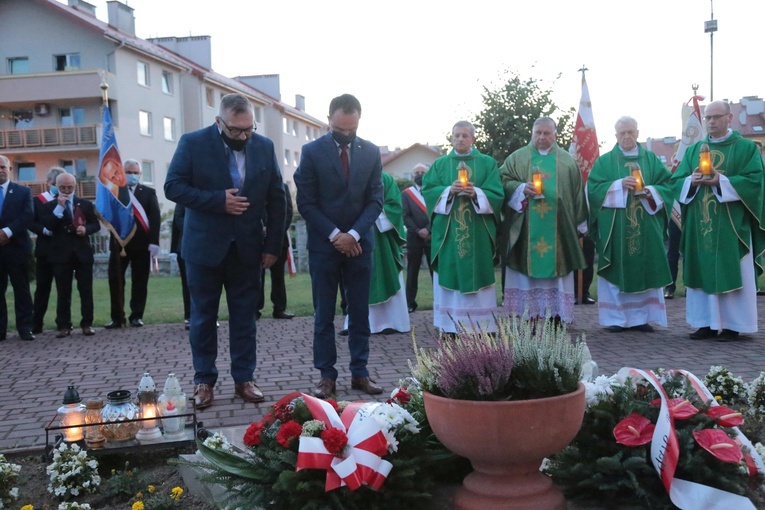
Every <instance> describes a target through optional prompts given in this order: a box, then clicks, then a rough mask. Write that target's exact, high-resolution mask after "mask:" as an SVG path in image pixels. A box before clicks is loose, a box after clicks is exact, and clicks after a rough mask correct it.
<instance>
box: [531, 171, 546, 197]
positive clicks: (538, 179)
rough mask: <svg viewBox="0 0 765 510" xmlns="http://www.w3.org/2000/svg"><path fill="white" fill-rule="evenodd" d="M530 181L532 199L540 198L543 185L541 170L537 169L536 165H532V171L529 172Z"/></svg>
mask: <svg viewBox="0 0 765 510" xmlns="http://www.w3.org/2000/svg"><path fill="white" fill-rule="evenodd" d="M531 182H532V184H534V192H535V195H534V197H533V198H534V200H541V199H543V198H544V197H545V196H544V190H545V186H544V183H543V182H542V172H541V171H540V170H539V167H538V166H535V167H534V171H533V172H532V173H531Z"/></svg>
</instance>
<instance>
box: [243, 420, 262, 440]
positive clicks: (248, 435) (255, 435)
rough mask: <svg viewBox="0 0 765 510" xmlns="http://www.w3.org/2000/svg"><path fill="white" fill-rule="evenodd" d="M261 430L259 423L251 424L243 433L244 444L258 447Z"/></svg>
mask: <svg viewBox="0 0 765 510" xmlns="http://www.w3.org/2000/svg"><path fill="white" fill-rule="evenodd" d="M261 430H263V426H262V425H261V424H260V423H252V424H250V426H249V427H247V431H246V432H245V433H244V439H243V441H244V444H246V445H247V446H258V445H259V444H260V431H261Z"/></svg>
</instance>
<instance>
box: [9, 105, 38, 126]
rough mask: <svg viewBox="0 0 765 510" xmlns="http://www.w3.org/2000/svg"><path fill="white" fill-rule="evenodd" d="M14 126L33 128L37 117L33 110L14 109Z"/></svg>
mask: <svg viewBox="0 0 765 510" xmlns="http://www.w3.org/2000/svg"><path fill="white" fill-rule="evenodd" d="M11 117H13V126H14V127H15V128H16V129H31V128H33V127H35V120H34V119H35V118H34V115H33V113H32V110H12V111H11Z"/></svg>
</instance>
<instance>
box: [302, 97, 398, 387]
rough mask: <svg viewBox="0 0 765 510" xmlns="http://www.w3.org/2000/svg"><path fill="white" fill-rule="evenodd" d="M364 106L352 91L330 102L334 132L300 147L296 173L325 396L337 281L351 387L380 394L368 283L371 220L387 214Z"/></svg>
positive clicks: (333, 352)
mask: <svg viewBox="0 0 765 510" xmlns="http://www.w3.org/2000/svg"><path fill="white" fill-rule="evenodd" d="M360 117H361V104H360V103H359V101H358V99H356V98H355V97H354V96H352V95H350V94H343V95H342V96H339V97H336V98H334V99H333V100H332V101H331V102H330V105H329V127H330V130H331V132H329V133H327V134H326V135H324V136H322V137H321V138H318V139H317V140H314V141H313V142H311V143H308V144H306V145H304V146H303V151H302V154H301V157H300V165H299V166H298V169H297V171H296V172H295V184H296V185H297V207H298V210H299V211H300V214H301V215H302V216H303V218H304V219H305V221H306V227H307V230H308V262H309V267H310V271H311V286H312V288H313V307H314V315H315V319H314V331H313V365H314V367H315V368H317V369H319V371H320V372H321V380H320V381H319V383H318V384H317V386H316V388H315V389H314V390H313V393H314V395H315V396H317V397H318V398H327V397H329V396H330V395H333V394H334V393H335V390H336V385H335V380H336V379H337V375H338V372H337V369H336V368H335V362H336V361H337V348H336V346H335V326H334V317H335V304H336V302H337V291H338V282H340V281H342V283H343V285H344V287H345V296H346V298H347V301H348V347H349V349H350V354H351V363H350V371H351V387H352V388H354V389H360V390H362V391H364V392H366V393H368V394H371V395H376V394H379V393H382V388H381V387H379V386H377V385H375V384H374V381H373V380H372V379H370V378H369V371H368V370H367V360H368V358H369V286H370V281H371V280H370V279H371V274H372V251H373V249H374V230H373V228H372V227H373V226H374V222H375V220H376V219H377V217H378V216H379V215H380V211H382V203H383V185H382V175H381V174H382V162H381V160H380V149H379V148H377V146H375V145H374V144H372V143H370V142H368V141H366V140H362V139H361V138H358V137H356V129H357V128H358V125H359V118H360Z"/></svg>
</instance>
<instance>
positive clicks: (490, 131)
mask: <svg viewBox="0 0 765 510" xmlns="http://www.w3.org/2000/svg"><path fill="white" fill-rule="evenodd" d="M507 73H508V74H509V79H508V81H507V82H506V83H505V84H504V85H502V86H501V87H499V88H498V89H496V90H489V89H488V88H487V87H484V88H483V90H484V93H483V94H482V98H483V105H484V107H483V110H481V112H480V113H479V114H478V115H477V116H476V117H475V119H474V120H473V124H474V125H475V127H476V143H475V145H476V148H477V149H478V150H479V151H481V152H483V153H484V154H488V155H490V156H492V157H493V158H494V159H496V160H497V162H498V163H499V164H500V165H501V164H502V163H503V162H504V161H505V158H507V157H508V156H509V155H510V154H512V153H513V152H514V151H516V150H518V149H520V148H521V147H524V146H525V145H527V144H528V143H529V141H530V140H531V130H532V127H533V125H534V121H535V120H536V119H538V118H539V117H552V118H553V119H554V120H556V122H557V125H558V145H560V146H561V147H563V148H564V149H568V146H569V144H570V143H571V135H572V133H573V131H574V119H575V115H576V110H575V109H574V108H573V107H570V108H569V109H568V110H563V109H562V108H559V107H558V106H557V105H556V104H555V103H554V102H553V100H552V98H551V96H552V91H551V90H549V89H543V88H542V86H541V83H540V81H539V80H537V79H536V78H530V79H527V80H524V79H522V78H521V77H520V76H518V75H517V74H515V73H513V72H510V71H508V72H507ZM559 77H560V75H558V78H559Z"/></svg>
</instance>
